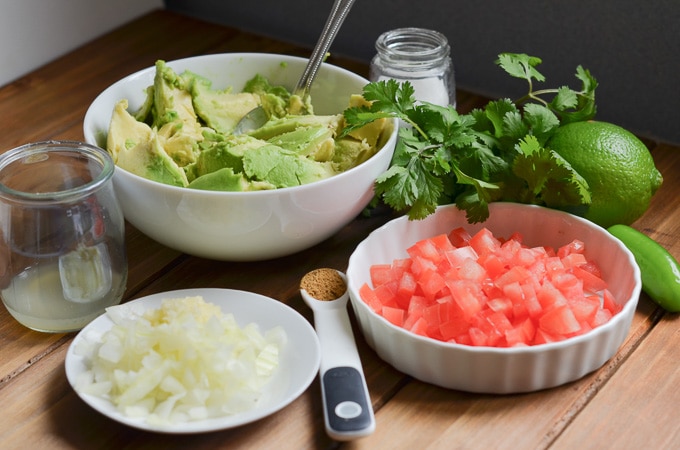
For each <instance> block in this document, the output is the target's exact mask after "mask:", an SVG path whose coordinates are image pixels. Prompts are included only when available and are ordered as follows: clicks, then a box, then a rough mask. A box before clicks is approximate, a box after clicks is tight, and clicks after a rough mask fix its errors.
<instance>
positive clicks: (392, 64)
mask: <svg viewBox="0 0 680 450" xmlns="http://www.w3.org/2000/svg"><path fill="white" fill-rule="evenodd" d="M375 48H376V50H377V54H376V55H375V57H374V58H373V60H372V61H371V66H370V73H369V78H370V80H371V81H381V80H386V79H394V80H397V81H400V82H403V81H409V82H410V83H411V84H412V85H413V87H414V89H415V97H416V100H418V101H426V102H429V103H434V104H436V105H441V106H448V105H453V106H455V105H456V84H455V78H454V70H453V62H452V60H451V55H450V54H451V48H450V47H449V43H448V40H447V39H446V36H444V35H443V34H442V33H440V32H438V31H433V30H428V29H424V28H398V29H396V30H391V31H387V32H385V33H383V34H381V35H380V37H378V40H377V41H376V43H375Z"/></svg>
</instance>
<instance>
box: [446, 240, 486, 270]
mask: <svg viewBox="0 0 680 450" xmlns="http://www.w3.org/2000/svg"><path fill="white" fill-rule="evenodd" d="M444 256H445V257H446V259H447V260H448V261H449V263H450V264H451V267H454V268H457V267H460V266H462V265H463V262H465V260H466V259H472V260H474V261H477V258H478V256H477V252H475V251H474V249H473V248H472V247H470V246H469V245H468V246H465V247H458V248H454V249H451V250H447V251H446V252H444Z"/></svg>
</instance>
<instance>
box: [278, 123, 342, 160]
mask: <svg viewBox="0 0 680 450" xmlns="http://www.w3.org/2000/svg"><path fill="white" fill-rule="evenodd" d="M333 134H334V130H332V129H330V128H328V127H325V126H318V127H310V128H298V129H296V130H293V131H289V132H287V133H283V134H280V135H278V136H274V137H272V138H271V139H269V140H268V141H267V142H269V143H270V144H274V145H276V146H278V147H282V148H285V149H286V150H290V151H292V152H294V153H297V154H298V155H300V156H305V157H309V158H311V159H313V160H314V161H330V160H331V159H332V158H333V153H334V151H335V140H334V139H333Z"/></svg>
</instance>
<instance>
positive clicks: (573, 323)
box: [538, 304, 581, 335]
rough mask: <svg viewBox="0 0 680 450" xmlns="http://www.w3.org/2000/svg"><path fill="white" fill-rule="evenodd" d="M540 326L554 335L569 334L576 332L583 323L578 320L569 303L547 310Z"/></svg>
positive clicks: (540, 320) (539, 322) (539, 320)
mask: <svg viewBox="0 0 680 450" xmlns="http://www.w3.org/2000/svg"><path fill="white" fill-rule="evenodd" d="M538 326H539V328H540V329H541V330H543V331H545V332H547V333H550V334H552V335H567V334H573V333H576V332H577V331H579V330H580V329H581V325H580V324H579V323H578V320H576V317H575V316H574V313H573V312H572V310H571V308H569V305H566V304H565V305H559V306H556V307H555V308H551V309H549V310H548V311H546V312H545V313H544V314H543V315H542V316H541V318H540V319H538Z"/></svg>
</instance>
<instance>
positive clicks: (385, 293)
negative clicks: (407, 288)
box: [373, 282, 398, 306]
mask: <svg viewBox="0 0 680 450" xmlns="http://www.w3.org/2000/svg"><path fill="white" fill-rule="evenodd" d="M373 293H374V294H375V296H376V297H377V298H378V301H379V302H380V304H381V305H382V306H398V303H397V284H396V283H393V282H390V283H385V284H381V285H380V286H377V287H376V288H375V289H373Z"/></svg>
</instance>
